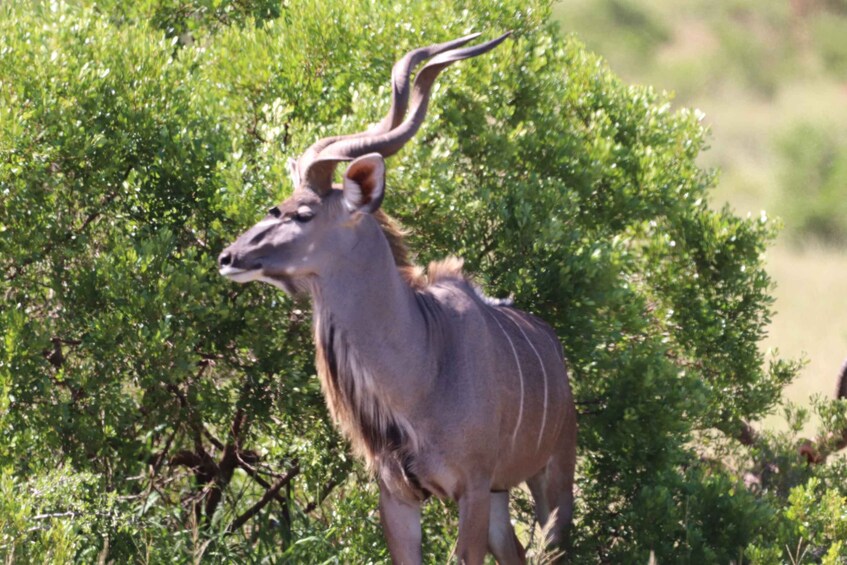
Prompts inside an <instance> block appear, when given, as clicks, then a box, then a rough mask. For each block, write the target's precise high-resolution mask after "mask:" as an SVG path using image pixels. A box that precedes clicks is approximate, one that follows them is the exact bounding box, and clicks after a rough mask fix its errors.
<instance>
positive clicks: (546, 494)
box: [526, 443, 576, 549]
mask: <svg viewBox="0 0 847 565" xmlns="http://www.w3.org/2000/svg"><path fill="white" fill-rule="evenodd" d="M570 445H574V444H573V443H571V444H570ZM575 466H576V456H575V452H574V450H573V448H572V447H569V446H567V445H566V446H564V447H563V448H562V449H561V450H560V452H559V453H556V454H554V455H553V456H552V457H551V458H550V461H549V462H548V463H547V466H546V467H544V470H542V471H541V472H540V473H538V474H537V475H535V476H534V477H532V478H530V479H529V480H527V482H526V484H527V486H528V487H529V491H530V493H532V498H533V500H534V501H535V518H536V520H538V523H539V524H540V525H541V526H542V527H543V528H545V529H546V531H547V532H548V534H547V539H546V540H545V544H546V545H547V546H555V547H559V548H561V549H566V548H567V546H568V544H569V534H570V529H571V522H572V520H573V504H574V492H573V488H574V472H575ZM549 520H552V521H553V523H552V524H548V521H549Z"/></svg>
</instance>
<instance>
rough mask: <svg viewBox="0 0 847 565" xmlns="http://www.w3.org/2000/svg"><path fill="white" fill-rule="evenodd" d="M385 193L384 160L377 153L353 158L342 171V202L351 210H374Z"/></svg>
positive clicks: (368, 211)
mask: <svg viewBox="0 0 847 565" xmlns="http://www.w3.org/2000/svg"><path fill="white" fill-rule="evenodd" d="M384 194H385V161H384V160H383V158H382V155H380V154H379V153H369V154H367V155H362V156H361V157H359V158H357V159H356V160H354V161H353V162H352V163H350V165H349V166H348V167H347V170H346V171H345V172H344V203H345V204H346V206H347V209H348V210H350V211H351V212H354V211H358V212H367V213H369V214H370V213H372V212H376V211H377V210H378V209H379V205H380V204H382V196H383V195H384Z"/></svg>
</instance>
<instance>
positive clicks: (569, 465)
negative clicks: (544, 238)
mask: <svg viewBox="0 0 847 565" xmlns="http://www.w3.org/2000/svg"><path fill="white" fill-rule="evenodd" d="M507 35H508V34H506V35H504V36H502V37H499V38H497V39H495V40H493V41H489V42H487V43H482V44H479V45H476V46H472V47H463V46H464V45H465V44H467V43H468V42H470V41H471V40H472V39H474V38H476V37H477V36H478V34H474V35H469V36H466V37H463V38H460V39H457V40H454V41H450V42H447V43H442V44H438V45H432V46H429V47H424V48H421V49H416V50H414V51H411V52H409V53H407V54H406V55H405V56H404V57H403V58H402V59H400V60H399V61H398V62H397V63H396V64H395V66H394V69H393V72H392V87H393V96H392V105H391V109H390V111H389V113H388V115H387V116H386V117H385V118H384V119H383V120H382V121H381V122H380V123H379V124H377V125H375V126H373V127H372V128H370V129H369V130H367V131H364V132H362V133H357V134H352V135H346V136H336V137H330V138H326V139H321V140H320V141H318V142H316V143H315V144H314V145H312V146H311V147H310V148H309V149H308V150H307V151H306V152H305V153H304V154H303V155H302V156H301V157H300V158H299V159H298V160H297V161H296V162H294V161H292V162H291V164H290V168H291V175H292V179H293V181H294V184H295V190H294V192H293V193H292V195H291V197H290V198H288V199H287V200H286V201H285V202H283V203H282V204H280V205H278V206H275V207H273V208H271V209H270V212H269V213H268V215H267V216H266V217H265V218H264V219H263V220H261V221H260V222H259V223H258V224H256V225H255V226H254V227H252V228H250V229H249V230H248V231H247V232H246V233H244V234H243V235H242V236H241V237H239V238H238V240H237V241H236V242H235V243H233V244H232V245H231V246H229V247H228V248H227V249H226V250H224V252H223V253H221V255H220V257H219V266H220V272H221V274H222V275H224V276H226V277H228V278H230V279H232V280H234V281H236V282H241V283H246V282H249V281H254V280H258V281H264V282H267V283H270V284H273V285H275V286H278V287H280V288H281V289H283V290H284V291H285V292H287V293H290V294H303V293H305V294H308V295H309V296H310V297H311V300H312V306H313V317H314V332H315V346H316V349H317V365H318V374H319V378H320V381H321V386H322V390H323V393H324V395H325V397H326V401H327V405H328V407H329V410H330V413H331V415H332V417H333V419H334V421H335V422H336V424H337V425H338V426H339V427H340V429H341V431H342V432H343V434H344V435H345V436H346V437H347V438H348V439H349V440H350V442H351V444H352V447H353V449H354V451H355V452H356V453H357V454H358V455H359V456H361V457H363V458H364V460H365V462H366V463H367V465H368V467H369V468H370V469H371V470H372V472H373V473H374V475H375V477H376V479H377V480H378V482H379V487H380V515H381V518H382V524H383V527H384V531H385V535H386V539H387V542H388V548H389V551H390V553H391V556H392V559H393V561H394V562H395V563H410V564H413V563H420V562H421V523H420V521H421V504H422V503H423V501H425V500H426V498H427V497H429V496H430V495H435V496H438V497H439V498H443V499H453V500H455V501H457V502H458V506H459V534H458V541H457V544H456V552H455V555H456V557H457V558H458V560H459V561H460V562H462V563H472V564H478V563H482V562H483V559H484V556H485V554H486V553H487V552H491V553H493V554H494V556H495V557H496V559H497V560H498V562H500V563H522V562H524V561H525V556H524V549H523V548H522V547H521V544H520V543H519V541H518V539H517V537H516V536H515V533H514V530H513V528H512V525H511V523H510V520H509V508H508V491H509V489H510V488H512V487H514V486H516V485H518V484H520V483H521V482H526V483H527V484H528V485H529V488H530V490H531V492H532V495H533V497H534V499H535V502H536V514H537V517H538V519H539V521H540V523H541V524H544V523H546V522H547V520H548V518H549V519H550V520H552V521H553V523H552V524H551V525H550V527H549V528H548V531H549V532H550V534H549V539H548V542H549V543H551V544H555V543H559V542H562V541H563V540H564V538H565V537H566V536H567V532H568V530H569V527H570V522H571V517H572V510H573V479H574V465H575V458H576V454H575V450H576V416H575V409H574V402H573V398H572V395H571V390H570V386H569V383H568V376H567V370H566V366H565V360H564V357H563V354H562V348H561V345H560V343H559V341H558V339H557V337H556V335H555V333H554V332H553V330H552V329H551V328H550V327H549V326H548V325H547V324H545V323H544V322H542V321H541V320H539V319H538V318H536V317H534V316H532V315H530V314H527V313H525V312H522V311H520V310H518V309H516V308H513V307H512V306H511V305H508V304H506V303H503V302H502V301H494V300H491V299H488V298H486V297H485V296H484V295H483V294H482V293H481V292H480V290H479V289H478V288H477V287H476V286H475V285H474V284H473V283H472V282H471V281H469V279H468V278H467V277H466V276H465V275H464V274H463V272H462V268H461V266H462V264H461V261H460V260H458V259H456V258H449V259H447V260H445V261H441V262H437V263H433V264H430V266H429V268H428V271H427V273H426V275H422V274H421V273H420V272H419V270H416V269H415V268H414V267H413V266H412V265H411V264H410V262H409V261H408V258H407V254H406V251H405V246H404V244H403V241H402V235H401V233H400V232H399V230H397V228H396V227H395V225H394V224H393V222H392V221H391V220H390V219H389V218H388V217H387V216H386V215H385V214H383V213H382V212H381V211H380V210H379V207H380V204H381V202H382V197H383V191H384V188H385V163H384V158H386V157H388V156H390V155H393V154H394V153H396V152H397V151H398V150H399V149H400V148H401V147H403V145H404V144H405V143H406V142H407V141H409V139H411V138H412V137H413V136H414V135H415V133H416V132H417V130H418V128H419V127H420V124H421V122H422V121H423V118H424V115H425V113H426V109H427V104H428V102H429V93H430V89H431V87H432V84H433V82H434V80H435V78H436V76H437V75H438V73H439V72H440V71H441V70H442V69H443V68H444V67H446V66H447V65H449V64H450V63H453V62H455V61H459V60H461V59H466V58H469V57H474V56H476V55H480V54H482V53H485V52H487V51H489V50H490V49H492V48H494V47H495V46H496V45H498V44H499V43H500V42H501V41H503V40H504V39H505V38H506V36H507ZM426 60H429V62H428V63H427V64H426V65H425V66H423V68H422V69H421V70H420V71H419V72H418V73H417V75H416V77H415V80H414V82H413V83H411V80H410V75H411V72H412V71H413V69H414V68H415V67H417V66H418V65H420V64H421V63H422V62H424V61H426ZM410 83H411V84H410ZM410 87H411V91H412V92H411V104H410ZM409 106H411V108H410V109H409V111H408V113H407V108H408V107H409ZM342 161H345V162H346V161H349V162H350V163H349V165H347V169H346V171H345V172H344V175H343V182H342V184H341V186H333V184H332V180H333V172H334V169H335V167H336V165H337V164H338V163H339V162H342Z"/></svg>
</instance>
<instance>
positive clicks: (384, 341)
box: [312, 217, 432, 397]
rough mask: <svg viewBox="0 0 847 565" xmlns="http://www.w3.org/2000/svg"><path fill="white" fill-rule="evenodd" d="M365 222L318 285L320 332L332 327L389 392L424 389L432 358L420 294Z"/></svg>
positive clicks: (374, 225) (383, 241) (373, 223)
mask: <svg viewBox="0 0 847 565" xmlns="http://www.w3.org/2000/svg"><path fill="white" fill-rule="evenodd" d="M362 222H367V224H366V225H362V226H358V227H357V230H358V232H359V233H357V236H358V237H356V238H354V240H353V241H351V244H350V249H349V250H348V253H347V254H345V256H344V257H342V258H339V260H338V261H337V262H336V263H335V264H334V265H333V267H332V269H331V270H330V271H329V272H328V273H326V274H325V275H323V276H319V277H318V278H317V280H316V281H315V283H314V287H313V289H314V290H313V294H312V299H313V308H314V316H315V324H316V329H317V326H324V330H326V329H327V324H331V325H332V327H333V331H334V332H335V335H339V336H343V341H344V344H345V346H346V347H348V348H349V349H350V351H351V352H352V354H353V355H354V356H355V358H357V359H358V361H359V362H360V363H361V364H362V365H363V366H365V367H367V369H368V371H369V372H370V373H371V374H372V376H373V377H374V378H375V379H377V380H379V381H380V383H381V386H380V388H381V389H382V390H384V391H385V392H386V394H391V390H392V389H396V390H398V391H400V390H402V389H403V388H405V387H406V386H415V387H418V390H421V388H420V387H425V386H426V381H428V380H429V379H431V378H432V375H431V371H430V367H429V365H431V362H430V361H428V359H430V358H431V355H429V354H428V353H427V351H426V349H427V347H426V344H427V343H428V340H427V328H426V324H425V322H424V319H423V314H422V313H421V311H420V308H419V307H418V305H417V300H416V298H415V291H414V290H413V289H412V288H411V287H410V286H409V284H408V283H407V282H406V281H405V280H404V279H403V277H402V276H401V274H400V272H399V271H398V269H397V265H396V263H395V260H394V256H393V255H392V252H391V248H390V245H389V243H388V240H387V239H386V237H385V235H384V234H383V233H382V231H381V229H380V227H379V226H378V225H377V223H376V221H374V220H373V218H371V217H366V218H362ZM316 337H317V338H320V336H319V335H318V336H316ZM406 390H408V389H406ZM400 396H404V395H400ZM405 396H406V397H408V394H406V395H405Z"/></svg>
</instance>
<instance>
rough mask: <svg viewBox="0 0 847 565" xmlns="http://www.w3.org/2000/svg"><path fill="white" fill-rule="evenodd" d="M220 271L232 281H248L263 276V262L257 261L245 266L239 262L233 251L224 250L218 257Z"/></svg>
mask: <svg viewBox="0 0 847 565" xmlns="http://www.w3.org/2000/svg"><path fill="white" fill-rule="evenodd" d="M218 272H219V273H220V274H221V275H222V276H224V277H226V278H228V279H230V280H231V281H235V282H239V283H247V282H251V281H254V280H256V279H258V278H260V277H261V276H262V263H261V261H255V262H253V263H252V264H251V265H250V266H249V267H243V266H240V265H238V264H237V261H236V258H235V257H233V255H232V253H230V252H229V251H224V252H223V253H221V254H220V256H219V257H218Z"/></svg>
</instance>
